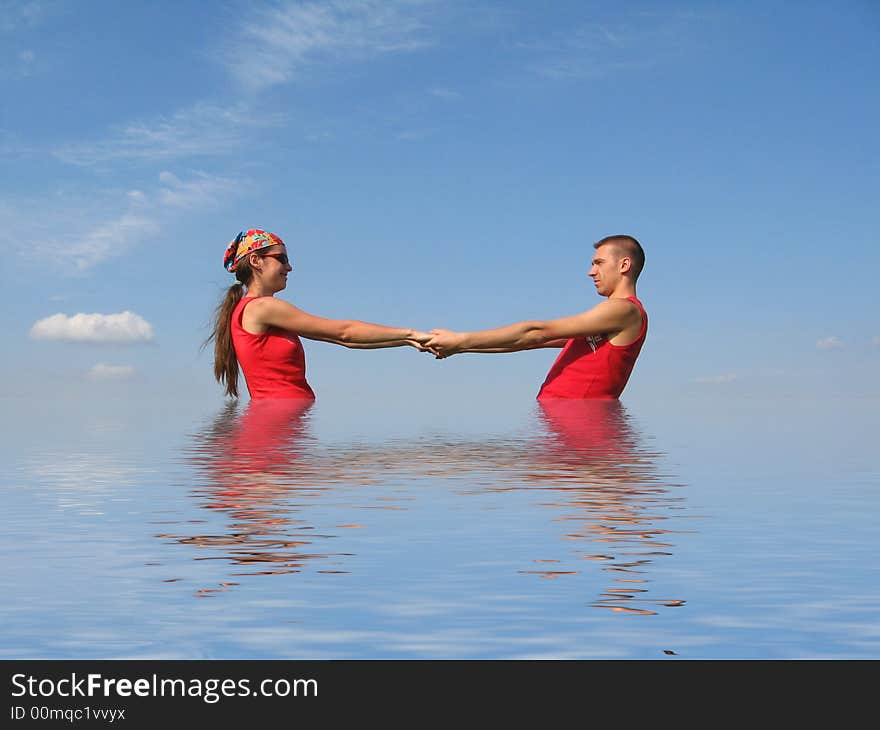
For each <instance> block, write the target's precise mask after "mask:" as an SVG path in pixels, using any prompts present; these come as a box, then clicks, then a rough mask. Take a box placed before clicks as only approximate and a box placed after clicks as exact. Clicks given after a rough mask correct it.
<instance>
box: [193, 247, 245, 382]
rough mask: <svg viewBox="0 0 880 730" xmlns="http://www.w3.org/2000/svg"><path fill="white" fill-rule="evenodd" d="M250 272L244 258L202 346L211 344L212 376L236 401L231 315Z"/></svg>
mask: <svg viewBox="0 0 880 730" xmlns="http://www.w3.org/2000/svg"><path fill="white" fill-rule="evenodd" d="M253 277H254V272H253V269H251V266H250V263H249V262H248V260H247V258H243V259H241V260H240V261H239V262H238V263H237V264H236V265H235V278H236V279H238V281H237V282H236V283H235V284H233V285H232V286H231V287H229V289H227V290H226V294H225V295H224V296H223V299H221V300H220V303H219V304H218V305H217V308H216V309H215V310H214V318H213V319H212V320H211V322H212V327H211V330H212V331H211V335H210V336H209V337H208V339H207V340H205V341H204V343H203V344H202V347H203V348H204V347H207V346H208V345H209V344H210V343H211V342H213V343H214V377H215V378H216V379H217V382H218V383H220V385H225V386H226V395H228V396H230V397H232V398H238V358H237V357H236V356H235V347H233V345H232V312H233V310H234V309H235V306H236V305H237V304H238V303H239V302H240V301H241V298H242V296H244V291H243V289H244V287H245V286H248V285H249V284H250V283H251V279H253Z"/></svg>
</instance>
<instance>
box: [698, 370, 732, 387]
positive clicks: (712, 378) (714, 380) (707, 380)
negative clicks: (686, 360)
mask: <svg viewBox="0 0 880 730" xmlns="http://www.w3.org/2000/svg"><path fill="white" fill-rule="evenodd" d="M734 380H736V375H735V374H734V373H725V374H724V375H703V376H701V377H699V378H697V379H696V382H697V383H700V384H702V385H718V384H720V383H732V382H733V381H734Z"/></svg>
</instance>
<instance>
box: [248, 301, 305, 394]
mask: <svg viewBox="0 0 880 730" xmlns="http://www.w3.org/2000/svg"><path fill="white" fill-rule="evenodd" d="M255 298H256V297H242V298H241V301H240V302H239V303H238V304H236V305H235V309H233V310H232V322H231V326H232V345H233V347H234V348H235V356H236V357H237V358H238V364H239V365H240V366H241V369H242V372H243V373H244V379H245V380H246V381H247V387H248V392H249V393H250V394H251V398H252V399H256V398H310V399H314V398H315V393H314V391H312V389H311V387H310V386H309V384H308V382H306V355H305V352H303V346H302V343H301V342H300V340H299V337H297V336H296V335H295V334H294V333H293V332H288V331H286V330H283V329H279V328H277V327H271V328H269V329H268V330H267V331H266V332H264V333H263V334H261V335H254V334H251V333H250V332H248V331H246V330H245V329H244V327H242V326H241V318H242V315H243V314H244V308H245V307H246V306H247V303H248V302H250V301H251V300H253V299H255Z"/></svg>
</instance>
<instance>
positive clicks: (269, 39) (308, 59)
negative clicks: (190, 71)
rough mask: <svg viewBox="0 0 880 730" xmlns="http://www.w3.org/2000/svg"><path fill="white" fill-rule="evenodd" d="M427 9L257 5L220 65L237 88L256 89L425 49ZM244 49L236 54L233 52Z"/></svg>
mask: <svg viewBox="0 0 880 730" xmlns="http://www.w3.org/2000/svg"><path fill="white" fill-rule="evenodd" d="M430 5H431V3H426V2H412V1H410V2H407V1H406V0H331V1H329V2H288V3H284V4H281V5H263V6H262V7H260V8H259V9H258V10H257V11H256V12H255V14H254V15H253V16H252V18H251V19H250V20H249V21H246V22H245V23H244V24H243V27H242V36H243V37H242V38H240V39H237V40H236V44H235V48H233V49H229V48H223V49H221V51H220V53H222V54H223V55H222V62H223V63H224V64H225V65H226V66H227V68H228V69H229V71H230V73H231V74H232V75H233V77H234V78H236V79H237V80H238V81H239V83H241V84H242V85H243V86H245V87H247V88H250V89H261V88H264V87H267V86H272V85H274V84H281V83H286V82H289V81H292V80H294V79H296V78H298V77H300V76H302V75H303V73H304V70H305V69H306V68H307V67H311V66H313V65H314V64H316V63H319V62H328V61H329V62H333V61H338V60H345V59H359V58H365V57H369V56H376V55H380V54H386V53H400V52H407V51H414V50H416V49H419V48H422V47H424V46H426V45H428V42H427V41H426V40H425V38H424V32H425V30H426V24H425V13H426V10H427V9H428V8H429V6H430ZM239 48H242V49H245V50H244V51H242V52H238V49H239Z"/></svg>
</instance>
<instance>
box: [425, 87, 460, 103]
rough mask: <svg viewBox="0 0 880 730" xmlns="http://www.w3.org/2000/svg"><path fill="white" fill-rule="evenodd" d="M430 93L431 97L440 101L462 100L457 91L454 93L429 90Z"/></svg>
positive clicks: (442, 90)
mask: <svg viewBox="0 0 880 730" xmlns="http://www.w3.org/2000/svg"><path fill="white" fill-rule="evenodd" d="M428 93H429V94H430V95H431V96H436V97H437V98H438V99H444V100H446V101H458V100H459V99H461V94H459V93H458V92H457V91H453V90H452V89H443V88H436V89H429V90H428Z"/></svg>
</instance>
